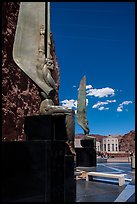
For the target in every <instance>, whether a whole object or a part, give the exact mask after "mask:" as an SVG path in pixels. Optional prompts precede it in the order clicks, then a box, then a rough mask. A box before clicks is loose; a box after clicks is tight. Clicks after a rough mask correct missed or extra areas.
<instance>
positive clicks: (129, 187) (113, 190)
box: [76, 162, 135, 202]
mask: <svg viewBox="0 0 137 204" xmlns="http://www.w3.org/2000/svg"><path fill="white" fill-rule="evenodd" d="M77 170H80V171H85V172H88V171H97V172H107V173H122V174H125V178H126V179H125V185H123V186H118V181H117V180H113V179H106V178H105V179H102V178H99V177H97V178H94V180H93V181H86V180H85V177H84V174H83V177H82V176H81V177H77V180H76V192H77V196H76V202H135V170H134V169H132V168H131V163H128V162H126V163H124V162H121V163H118V162H117V163H114V162H113V163H98V164H97V166H96V167H77Z"/></svg>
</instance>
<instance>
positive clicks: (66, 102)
mask: <svg viewBox="0 0 137 204" xmlns="http://www.w3.org/2000/svg"><path fill="white" fill-rule="evenodd" d="M60 103H61V105H62V106H64V107H68V108H77V100H74V99H71V100H67V99H66V100H63V101H61V102H60Z"/></svg>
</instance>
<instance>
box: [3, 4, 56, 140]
mask: <svg viewBox="0 0 137 204" xmlns="http://www.w3.org/2000/svg"><path fill="white" fill-rule="evenodd" d="M19 5H20V2H3V3H2V140H3V141H12V140H25V139H26V138H25V134H24V128H23V123H24V117H25V116H29V115H36V114H38V113H39V106H40V103H41V97H40V94H39V87H38V86H37V85H36V84H35V83H34V82H33V81H32V80H31V79H30V78H29V77H28V76H27V75H26V74H25V73H24V72H23V71H22V70H21V69H20V68H19V67H18V66H17V65H16V64H15V63H14V60H13V57H12V50H13V42H14V36H15V30H16V25H17V18H18V13H19ZM51 44H52V46H51V52H52V56H53V60H54V65H55V71H54V72H53V73H52V74H53V78H54V80H55V82H56V90H57V94H56V96H55V99H54V103H55V105H58V104H59V98H58V89H59V66H58V62H57V58H56V54H55V47H54V41H53V36H52V34H51Z"/></svg>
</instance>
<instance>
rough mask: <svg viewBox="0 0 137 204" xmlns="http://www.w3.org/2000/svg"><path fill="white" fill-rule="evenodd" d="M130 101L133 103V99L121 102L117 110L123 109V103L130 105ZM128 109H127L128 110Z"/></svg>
mask: <svg viewBox="0 0 137 204" xmlns="http://www.w3.org/2000/svg"><path fill="white" fill-rule="evenodd" d="M130 103H133V102H132V101H123V102H122V103H120V104H119V105H118V107H117V112H122V111H123V105H128V104H130ZM127 110H128V109H126V111H127Z"/></svg>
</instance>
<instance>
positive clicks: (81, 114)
mask: <svg viewBox="0 0 137 204" xmlns="http://www.w3.org/2000/svg"><path fill="white" fill-rule="evenodd" d="M77 121H78V124H79V125H80V126H81V127H82V129H83V130H84V134H85V138H86V136H88V134H89V127H88V120H87V115H86V76H83V78H82V79H81V81H80V85H79V93H78V103H77Z"/></svg>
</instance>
